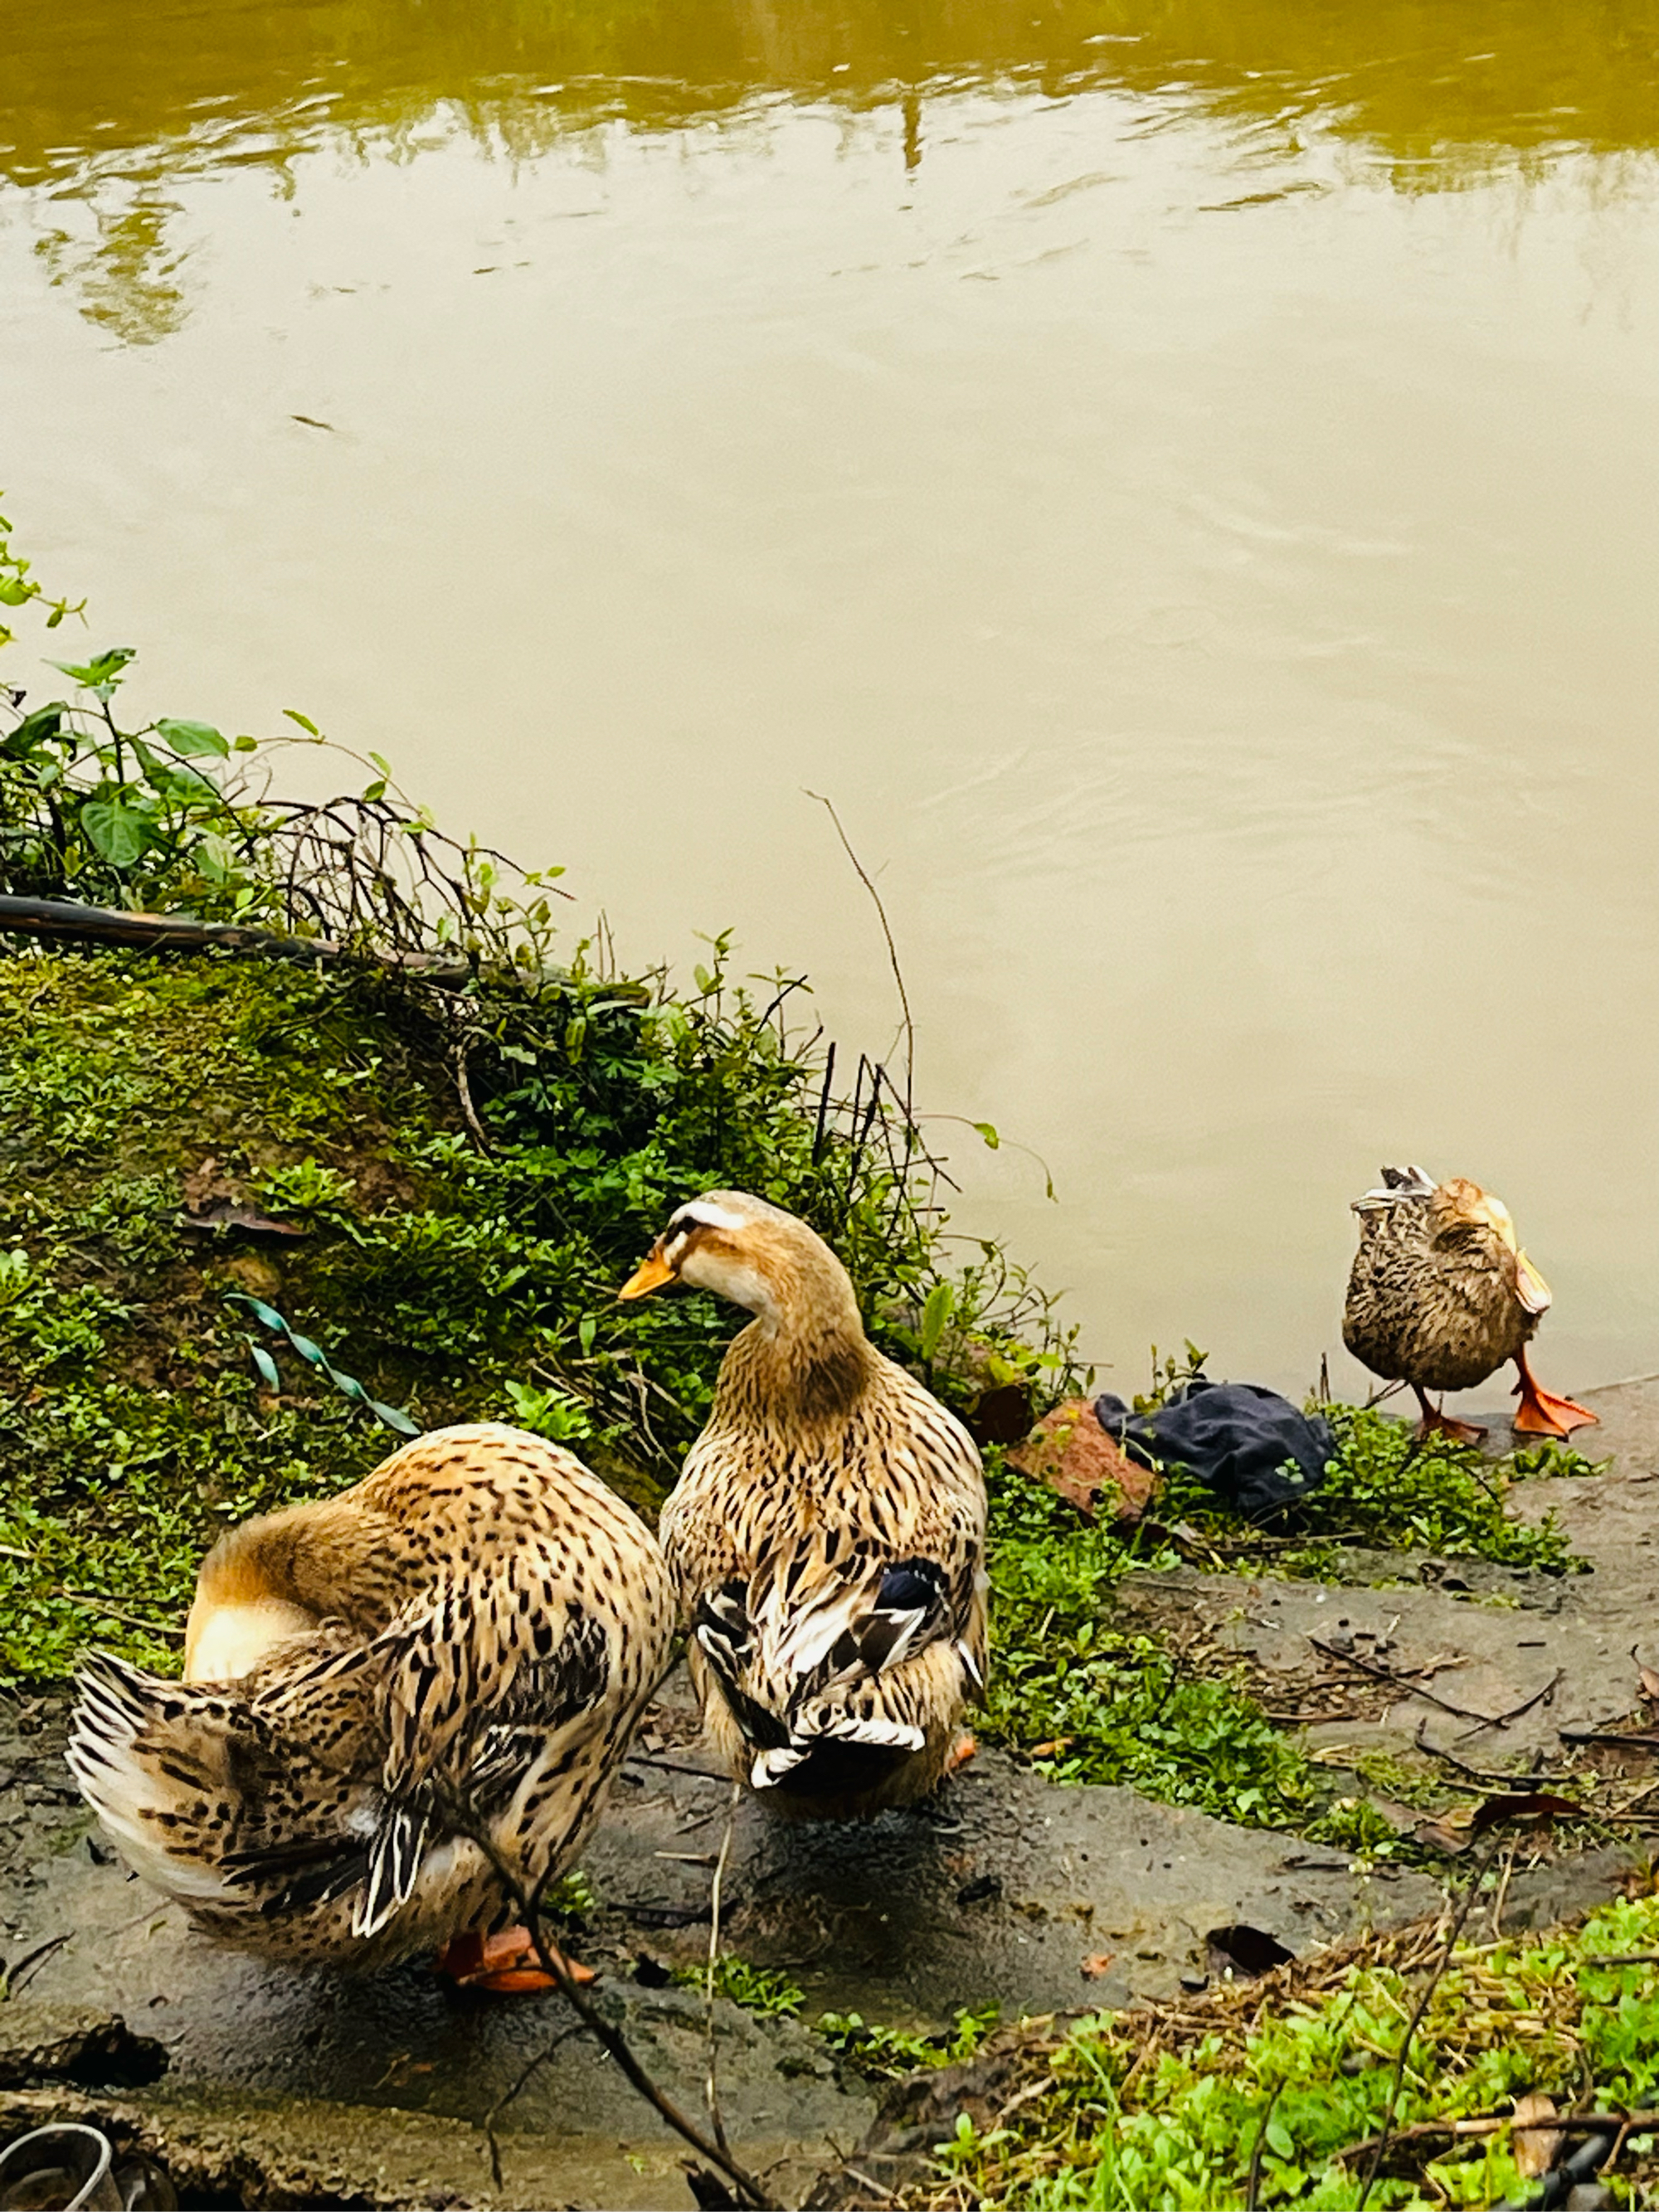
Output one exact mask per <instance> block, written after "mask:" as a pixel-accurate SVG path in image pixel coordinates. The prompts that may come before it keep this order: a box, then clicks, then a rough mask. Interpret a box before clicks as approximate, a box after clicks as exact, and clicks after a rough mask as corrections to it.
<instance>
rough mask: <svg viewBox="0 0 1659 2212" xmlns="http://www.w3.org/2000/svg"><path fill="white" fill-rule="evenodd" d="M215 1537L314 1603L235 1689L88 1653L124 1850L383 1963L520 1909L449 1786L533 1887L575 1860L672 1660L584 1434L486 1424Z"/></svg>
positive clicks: (451, 1432)
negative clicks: (579, 1454)
mask: <svg viewBox="0 0 1659 2212" xmlns="http://www.w3.org/2000/svg"><path fill="white" fill-rule="evenodd" d="M223 1547H230V1553H231V1555H232V1564H233V1565H236V1564H240V1563H242V1562H243V1561H247V1562H250V1563H251V1564H252V1566H253V1567H254V1568H255V1569H257V1571H258V1572H260V1573H261V1574H263V1575H264V1576H266V1577H269V1578H270V1579H271V1581H272V1582H273V1583H274V1584H275V1586H276V1587H277V1588H279V1589H281V1590H282V1591H283V1594H284V1595H289V1596H291V1597H292V1598H293V1599H295V1601H297V1602H300V1603H301V1604H304V1605H306V1606H307V1607H309V1608H310V1609H311V1610H313V1612H314V1613H316V1614H317V1615H318V1616H319V1625H318V1626H317V1627H316V1629H315V1630H314V1631H313V1632H309V1633H307V1634H303V1635H299V1636H296V1637H295V1638H292V1639H290V1640H289V1641H288V1642H286V1643H284V1644H281V1645H279V1646H277V1647H276V1649H275V1650H272V1651H271V1652H270V1653H269V1654H268V1655H267V1656H265V1657H264V1659H262V1660H261V1661H260V1662H259V1663H258V1665H257V1666H256V1667H255V1668H253V1670H252V1672H251V1673H249V1674H245V1675H242V1676H240V1677H239V1678H238V1679H237V1680H235V1681H234V1682H231V1683H228V1684H211V1683H207V1684H198V1683H191V1684H185V1683H178V1682H171V1681H166V1680H159V1679H157V1678H155V1677H153V1676H149V1675H146V1674H142V1673H140V1672H139V1671H138V1670H137V1669H136V1668H130V1667H127V1666H125V1664H123V1663H121V1662H116V1661H113V1660H109V1659H100V1660H96V1661H94V1662H91V1663H90V1665H89V1666H88V1669H87V1670H86V1673H85V1675H84V1677H83V1681H82V1697H81V1700H80V1704H79V1705H78V1707H77V1710H76V1718H75V1726H74V1733H73V1737H72V1743H71V1750H70V1764H71V1765H72V1766H73V1768H74V1770H75V1772H76V1777H77V1778H78V1779H79V1781H80V1783H81V1785H82V1790H84V1791H85V1793H86V1795H87V1796H88V1798H89V1799H90V1800H91V1802H92V1803H93V1804H94V1807H95V1808H97V1810H98V1811H99V1813H100V1816H101V1817H102V1818H103V1820H104V1821H105V1824H106V1827H107V1828H108V1829H109V1831H110V1832H111V1834H112V1836H113V1838H115V1840H116V1841H117V1842H118V1844H120V1845H121V1847H122V1849H123V1850H124V1852H125V1856H127V1857H128V1858H129V1859H130V1860H131V1862H132V1863H134V1864H135V1865H136V1866H137V1868H138V1869H139V1871H140V1872H142V1873H143V1875H146V1877H147V1878H148V1879H149V1880H150V1881H153V1882H155V1884H156V1885H157V1886H158V1887H161V1888H163V1889H165V1890H167V1891H168V1892H169V1893H171V1894H172V1895H173V1896H174V1897H176V1898H177V1899H179V1902H180V1903H181V1904H183V1905H184V1906H185V1909H186V1911H188V1912H189V1913H190V1914H191V1917H192V1918H193V1919H194V1920H195V1921H197V1923H198V1924H200V1925H201V1926H202V1927H204V1929H208V1930H210V1932H211V1933H213V1934H215V1935H216V1936H222V1937H224V1938H227V1939H228V1940H230V1941H233V1942H238V1943H240V1944H244V1945H246V1946H248V1947H250V1948H254V1949H257V1950H259V1951H262V1952H264V1953H266V1954H270V1955H271V1956H274V1957H277V1958H281V1959H286V1960H295V1961H304V1960H327V1961H330V1962H332V1963H335V1964H338V1965H344V1966H349V1967H364V1968H366V1967H372V1966H380V1965H383V1964H385V1963H387V1962H389V1961H390V1960H394V1959H398V1958H401V1957H404V1956H405V1955H407V1954H410V1953H411V1952H414V1951H417V1950H421V1949H424V1948H431V1947H433V1946H435V1945H436V1944H438V1943H440V1942H443V1941H444V1940H446V1939H447V1937H449V1936H452V1935H454V1934H457V1933H459V1932H460V1931H462V1930H464V1929H471V1928H478V1929H490V1928H495V1927H500V1926H503V1925H505V1924H507V1922H508V1921H509V1920H510V1919H511V1918H512V1917H513V1914H512V1912H511V1911H510V1910H509V1909H508V1907H507V1900H506V1899H505V1897H504V1895H503V1893H502V1892H501V1886H500V1884H499V1882H498V1881H497V1879H496V1877H495V1874H494V1872H493V1870H492V1869H490V1867H489V1863H488V1862H487V1861H486V1859H485V1857H484V1856H483V1852H482V1851H481V1850H479V1849H478V1847H477V1844H475V1843H473V1842H471V1841H470V1840H467V1839H466V1838H464V1837H462V1836H459V1835H457V1834H456V1833H455V1832H454V1828H453V1826H452V1823H451V1820H450V1819H449V1818H448V1817H447V1808H450V1807H453V1806H455V1805H457V1804H460V1805H465V1807H467V1808H470V1811H469V1812H468V1813H467V1814H466V1815H465V1818H466V1819H467V1820H477V1823H478V1825H479V1826H482V1827H483V1829H484V1830H485V1831H486V1832H488V1833H489V1836H490V1838H491V1839H492V1841H493V1842H494V1844H495V1847H496V1849H497V1850H499V1851H500V1852H501V1856H502V1857H503V1858H505V1859H506V1860H507V1862H508V1863H509V1864H511V1865H513V1867H515V1868H516V1869H519V1870H520V1874H521V1875H522V1876H523V1878H524V1879H525V1880H526V1882H527V1883H528V1884H529V1885H531V1886H532V1887H533V1886H534V1885H535V1884H536V1883H537V1882H538V1881H541V1880H543V1879H544V1877H545V1878H551V1877H552V1876H554V1875H556V1874H558V1873H559V1872H561V1871H562V1870H563V1869H565V1868H567V1867H568V1865H569V1864H570V1863H571V1862H572V1861H573V1859H574V1857H575V1855H576V1853H577V1852H578V1851H579V1850H580V1847H581V1844H582V1842H583V1839H584V1838H585V1837H586V1835H587V1833H588V1832H589V1831H590V1830H591V1828H592V1825H593V1822H594V1820H595V1819H596V1817H597V1815H598V1814H599V1809H600V1807H601V1804H602V1802H603V1799H604V1796H605V1790H606V1788H607V1786H608V1784H609V1783H610V1780H611V1776H612V1775H613V1773H614V1772H615V1771H616V1768H617V1765H618V1764H619V1762H620V1760H621V1759H622V1758H623V1753H624V1752H625V1751H626V1748H627V1745H628V1742H629V1737H630V1735H631V1734H632V1731H633V1729H634V1726H635V1723H636V1721H637V1719H638V1717H639V1715H640V1712H641V1709H642V1708H643V1706H644V1704H645V1702H646V1700H647V1698H648V1697H649V1695H650V1693H651V1692H652V1690H653V1688H654V1687H655V1686H656V1684H657V1682H658V1680H659V1679H660V1677H661V1675H662V1674H663V1671H664V1669H665V1667H666V1665H667V1663H668V1658H669V1653H670V1648H671V1637H672V1632H673V1618H674V1602H673V1592H672V1586H671V1583H670V1580H669V1577H668V1574H667V1571H666V1569H665V1565H664V1561H663V1559H662V1555H661V1553H660V1551H659V1547H658V1546H657V1544H656V1542H655V1541H654V1540H653V1537H652V1536H651V1534H650V1533H649V1531H648V1530H647V1529H646V1528H645V1527H644V1526H643V1524H642V1523H641V1522H640V1521H639V1520H638V1518H637V1517H636V1516H635V1515H634V1514H633V1513H632V1512H631V1511H630V1510H629V1507H628V1506H627V1505H625V1504H623V1502H622V1501H621V1500H620V1499H619V1498H617V1497H616V1496H615V1495H614V1494H613V1493H612V1492H610V1491H609V1490H607V1489H606V1488H605V1485H604V1484H603V1483H601V1482H600V1481H599V1479H598V1478H597V1477H596V1476H594V1475H593V1474H590V1473H589V1471H588V1470H587V1469H586V1468H585V1467H583V1466H582V1464H581V1462H580V1461H579V1460H577V1459H575V1458H574V1457H573V1455H571V1454H570V1453H569V1452H568V1451H565V1450H562V1449H561V1448H560V1447H559V1446H557V1445H556V1444H552V1443H546V1442H544V1440H543V1439H542V1438H540V1437H534V1436H531V1435H529V1434H526V1433H525V1432H523V1431H519V1430H514V1429H510V1428H507V1427H504V1426H501V1425H495V1424H493V1423H491V1424H482V1425H473V1426H468V1427H462V1428H453V1429H443V1430H438V1431H434V1432H433V1433H432V1434H431V1435H429V1436H426V1437H421V1438H420V1439H419V1440H418V1441H417V1442H416V1443H411V1444H410V1445H408V1446H407V1447H406V1448H405V1449H403V1450H401V1451H399V1452H398V1453H397V1454H395V1455H393V1456H392V1458H391V1459H389V1460H387V1461H386V1462H385V1463H384V1464H383V1465H382V1466H380V1468H376V1470H375V1471H374V1474H371V1475H369V1476H368V1478H367V1480H364V1481H363V1482H362V1483H359V1484H358V1485H357V1486H356V1487H355V1488H354V1489H352V1490H349V1491H347V1492H343V1494H342V1495H341V1496H339V1497H337V1498H332V1499H330V1500H326V1501H323V1502H320V1503H319V1504H308V1505H303V1506H299V1507H295V1508H292V1509H290V1510H289V1511H288V1512H286V1513H283V1514H277V1515H272V1516H270V1517H269V1518H268V1519H267V1520H265V1521H263V1522H251V1523H249V1524H247V1526H246V1527H245V1528H241V1529H239V1530H236V1531H234V1532H233V1534H232V1535H231V1536H230V1537H228V1538H227V1539H225V1540H223V1545H222V1549H223ZM220 1556H221V1555H220V1553H216V1554H215V1555H214V1559H218V1558H220ZM214 1559H210V1562H209V1563H208V1567H207V1568H204V1575H205V1574H206V1573H207V1572H208V1571H210V1569H211V1568H212V1566H213V1565H214Z"/></svg>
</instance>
